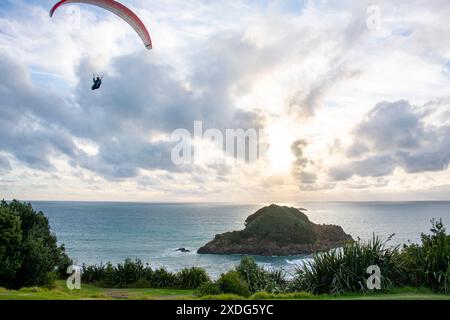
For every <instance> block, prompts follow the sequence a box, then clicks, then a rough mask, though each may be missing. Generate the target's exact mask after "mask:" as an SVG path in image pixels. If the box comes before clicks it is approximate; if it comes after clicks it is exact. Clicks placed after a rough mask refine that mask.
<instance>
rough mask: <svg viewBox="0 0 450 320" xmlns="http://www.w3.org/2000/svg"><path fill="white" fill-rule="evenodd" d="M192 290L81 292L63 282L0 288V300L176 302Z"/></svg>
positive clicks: (91, 289) (90, 287)
mask: <svg viewBox="0 0 450 320" xmlns="http://www.w3.org/2000/svg"><path fill="white" fill-rule="evenodd" d="M193 294H194V292H193V290H177V289H106V288H99V287H96V286H94V285H82V286H81V290H72V291H71V290H69V289H67V287H66V284H65V281H57V282H56V283H55V286H54V287H53V288H51V289H48V288H24V289H21V290H17V291H16V290H6V289H4V288H0V300H124V299H130V300H176V299H189V298H192V297H193Z"/></svg>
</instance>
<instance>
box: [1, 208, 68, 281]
mask: <svg viewBox="0 0 450 320" xmlns="http://www.w3.org/2000/svg"><path fill="white" fill-rule="evenodd" d="M0 257H1V263H0V286H4V287H6V288H9V289H18V288H21V287H25V286H45V285H50V284H51V282H52V280H53V279H54V277H55V276H56V274H57V272H59V273H60V274H61V273H63V272H65V268H67V266H68V265H70V264H71V260H70V259H69V258H68V256H67V255H66V254H65V250H64V246H58V244H57V239H56V236H55V235H54V234H52V233H51V231H50V225H49V222H48V219H47V218H46V217H45V215H44V214H43V213H42V212H36V211H35V210H34V209H33V207H32V206H31V204H30V203H21V202H19V201H15V200H14V201H12V202H10V203H7V202H6V201H2V202H1V203H0Z"/></svg>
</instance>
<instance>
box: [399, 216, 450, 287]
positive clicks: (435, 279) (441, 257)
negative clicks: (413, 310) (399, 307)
mask: <svg viewBox="0 0 450 320" xmlns="http://www.w3.org/2000/svg"><path fill="white" fill-rule="evenodd" d="M431 223H432V227H431V230H430V231H431V235H427V234H422V236H421V239H422V245H417V244H410V245H405V246H404V247H403V251H402V260H403V263H404V265H405V267H406V269H407V272H406V274H405V275H406V277H407V282H408V285H410V286H413V287H421V286H422V287H427V288H430V289H432V290H434V291H441V292H445V293H449V292H450V235H447V234H446V230H445V228H444V224H443V223H442V219H441V220H439V221H436V220H432V221H431Z"/></svg>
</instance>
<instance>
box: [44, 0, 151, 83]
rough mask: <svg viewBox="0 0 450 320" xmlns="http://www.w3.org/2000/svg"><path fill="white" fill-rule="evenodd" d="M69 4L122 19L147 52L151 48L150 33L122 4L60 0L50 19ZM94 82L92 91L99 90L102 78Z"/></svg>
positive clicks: (112, 0) (91, 0)
mask: <svg viewBox="0 0 450 320" xmlns="http://www.w3.org/2000/svg"><path fill="white" fill-rule="evenodd" d="M69 3H85V4H91V5H94V6H97V7H100V8H103V9H105V10H108V11H110V12H112V13H114V14H115V15H117V16H118V17H120V18H122V19H123V20H125V22H127V23H128V24H129V25H130V26H131V27H132V28H133V29H134V31H136V33H137V34H138V35H139V37H140V38H141V40H142V42H143V43H144V45H145V47H146V48H147V49H148V50H151V49H152V48H153V45H152V39H151V38H150V33H149V32H148V30H147V28H146V27H145V25H144V23H143V22H142V21H141V19H139V17H138V16H137V15H136V14H135V13H134V12H133V11H131V10H130V9H128V8H127V7H125V6H124V5H123V4H121V3H119V2H117V1H114V0H62V1H59V2H58V3H56V4H55V5H54V6H53V7H52V9H51V10H50V17H53V15H54V14H55V12H56V11H57V10H58V8H60V7H61V6H63V5H65V4H69ZM92 80H93V82H94V85H93V86H92V90H97V89H100V86H101V85H102V80H103V77H101V78H100V77H97V78H95V75H94V78H93V79H92Z"/></svg>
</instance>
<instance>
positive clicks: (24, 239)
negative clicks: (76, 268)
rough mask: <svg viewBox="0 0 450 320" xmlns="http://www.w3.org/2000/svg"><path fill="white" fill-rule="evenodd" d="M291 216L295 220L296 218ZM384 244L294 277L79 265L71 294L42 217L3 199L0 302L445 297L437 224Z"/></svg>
mask: <svg viewBox="0 0 450 320" xmlns="http://www.w3.org/2000/svg"><path fill="white" fill-rule="evenodd" d="M291 213H292V214H293V215H294V216H291V218H292V219H294V220H295V219H296V217H295V215H298V213H295V212H293V211H291V212H290V213H289V214H291ZM259 218H261V213H258V214H257V215H254V216H251V218H250V217H249V219H248V221H247V225H250V224H252V223H253V222H254V221H257V220H258V219H259ZM303 221H304V222H305V221H306V220H303ZM305 226H306V227H305ZM309 226H310V225H309V224H305V225H304V226H303V227H302V228H309ZM313 228H314V226H313ZM257 229H258V230H260V229H259V228H257ZM310 230H312V229H310ZM258 232H259V231H258ZM274 234H278V232H275V233H274ZM316 236H317V233H315V232H314V230H312V232H311V233H309V236H308V238H310V237H312V239H313V240H314V241H316V240H317V238H315V237H316ZM389 240H390V239H387V240H386V241H382V240H381V239H379V238H378V237H376V236H375V235H374V236H373V238H372V239H371V240H370V241H368V242H364V241H361V240H359V239H358V240H357V241H349V242H346V243H345V244H343V245H342V246H341V247H339V248H335V249H331V250H327V251H323V252H317V253H315V254H314V255H313V256H312V259H311V260H310V261H309V262H307V263H306V264H305V265H303V266H299V267H298V268H297V271H296V272H295V274H294V275H287V274H285V273H284V271H283V270H267V269H265V268H263V267H261V266H259V265H258V264H257V263H256V262H255V260H254V258H253V257H251V256H245V257H243V258H242V260H241V261H240V264H239V265H238V266H236V267H235V268H234V269H233V270H230V271H228V272H226V273H224V274H222V275H220V277H219V278H218V279H217V280H213V279H211V278H210V277H209V276H208V274H207V273H206V271H205V270H203V269H202V268H198V267H192V268H185V269H182V270H180V271H178V272H171V271H169V270H167V269H165V268H156V269H153V268H152V267H151V266H150V265H149V264H144V263H143V262H142V261H140V260H129V259H128V260H126V261H124V262H123V263H119V264H116V265H113V264H111V263H106V264H98V265H89V266H88V265H83V266H82V272H81V278H82V287H83V289H82V291H77V290H75V291H74V292H73V293H72V292H70V291H68V289H64V288H63V287H64V286H65V281H64V280H56V279H57V278H58V277H59V278H60V279H66V277H67V275H66V274H65V271H66V269H67V266H68V265H70V264H71V260H70V259H69V257H68V256H67V255H66V254H65V253H64V247H63V246H59V247H58V246H57V242H56V237H55V236H54V235H52V234H51V232H50V228H49V224H48V220H47V219H46V218H45V216H44V215H43V213H42V212H36V211H34V210H33V208H32V207H31V205H29V204H24V203H20V202H17V201H13V202H10V203H6V202H4V201H3V202H2V203H1V204H0V258H1V259H0V287H5V288H6V289H0V299H10V298H14V297H16V298H37V299H46V298H55V299H58V298H60V299H65V298H67V299H71V298H74V299H76V298H93V299H96V298H98V299H110V298H111V299H116V298H118V299H120V298H130V299H153V298H163V299H178V298H182V299H194V298H195V299H200V298H201V299H330V298H333V299H334V298H365V297H367V298H371V297H374V298H376V297H385V298H386V297H388V296H389V295H390V294H392V295H397V297H399V298H401V297H404V298H408V295H410V296H409V297H410V298H414V297H418V296H421V297H425V298H426V297H435V298H443V297H444V298H450V295H449V293H450V292H449V288H450V236H449V235H448V234H447V232H446V229H445V228H444V224H443V222H442V221H441V220H432V221H431V229H430V233H429V234H422V236H421V243H420V244H412V243H408V244H406V245H404V246H403V247H391V246H389V245H388V244H389ZM280 241H281V240H280ZM302 241H303V240H302ZM372 265H376V266H378V267H379V268H380V270H381V290H375V291H371V290H368V288H367V286H366V280H367V278H368V277H369V275H368V274H367V268H368V267H369V266H372ZM21 288H22V289H21ZM12 289H14V290H12Z"/></svg>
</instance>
